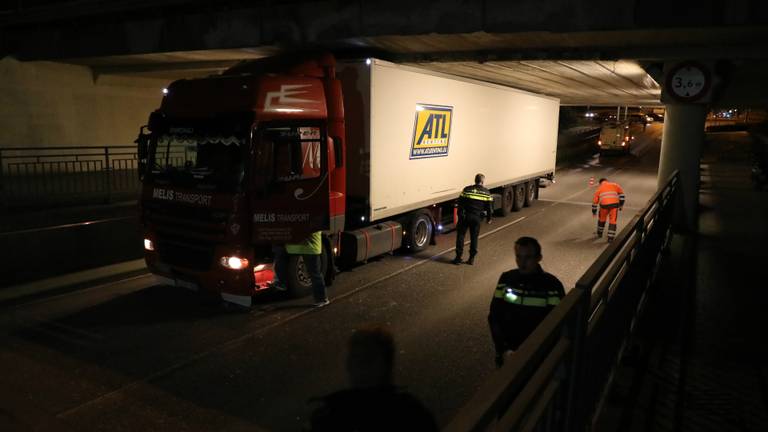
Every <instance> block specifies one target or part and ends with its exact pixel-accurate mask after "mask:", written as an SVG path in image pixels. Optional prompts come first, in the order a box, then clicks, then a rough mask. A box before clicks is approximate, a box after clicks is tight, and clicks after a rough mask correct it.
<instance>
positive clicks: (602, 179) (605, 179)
mask: <svg viewBox="0 0 768 432" xmlns="http://www.w3.org/2000/svg"><path fill="white" fill-rule="evenodd" d="M604 181H608V179H607V178H605V177H603V178H601V179H600V180H598V181H597V184H600V183H602V182H604Z"/></svg>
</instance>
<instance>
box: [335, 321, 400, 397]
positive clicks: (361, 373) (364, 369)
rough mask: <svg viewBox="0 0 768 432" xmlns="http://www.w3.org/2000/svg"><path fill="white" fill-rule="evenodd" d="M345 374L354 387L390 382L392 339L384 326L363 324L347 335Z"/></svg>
mask: <svg viewBox="0 0 768 432" xmlns="http://www.w3.org/2000/svg"><path fill="white" fill-rule="evenodd" d="M347 348H348V352H347V374H348V376H349V381H350V385H351V386H352V387H355V388H366V387H380V386H386V385H391V384H392V370H393V368H394V362H395V341H394V338H393V337H392V333H390V332H389V330H387V329H386V328H384V327H383V326H365V327H361V328H359V329H357V330H355V332H354V333H352V336H351V337H350V338H349V343H348V346H347Z"/></svg>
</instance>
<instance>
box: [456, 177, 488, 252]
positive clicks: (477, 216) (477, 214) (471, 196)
mask: <svg viewBox="0 0 768 432" xmlns="http://www.w3.org/2000/svg"><path fill="white" fill-rule="evenodd" d="M483 183H485V176H484V175H482V174H477V175H476V176H475V184H473V185H469V186H467V187H465V188H464V190H463V191H461V195H459V203H458V213H459V220H458V222H457V224H456V258H454V259H453V263H454V264H457V265H458V264H461V263H462V262H463V260H462V255H464V235H465V234H466V232H467V229H469V260H467V264H469V265H472V264H474V263H475V255H477V241H478V240H477V239H478V236H479V235H480V224H482V221H483V218H485V220H486V221H487V222H488V223H491V216H492V213H493V197H492V196H491V192H490V191H489V190H488V189H486V188H485V187H484V186H483Z"/></svg>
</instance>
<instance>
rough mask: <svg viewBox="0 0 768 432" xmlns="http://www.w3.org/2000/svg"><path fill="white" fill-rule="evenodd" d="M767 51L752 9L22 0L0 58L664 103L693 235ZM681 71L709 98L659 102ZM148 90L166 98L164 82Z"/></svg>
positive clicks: (746, 4)
mask: <svg viewBox="0 0 768 432" xmlns="http://www.w3.org/2000/svg"><path fill="white" fill-rule="evenodd" d="M765 40H768V5H765V4H763V3H762V2H758V1H747V0H742V1H733V2H720V1H696V2H693V1H683V2H674V3H659V4H652V3H648V2H640V1H627V2H615V1H577V2H573V1H565V0H557V1H549V2H539V1H533V0H525V1H518V2H515V3H514V4H510V3H509V2H503V1H496V0H483V1H459V0H452V1H443V2H428V1H389V2H386V3H385V2H365V1H288V2H272V1H259V2H244V1H226V2H216V3H215V4H212V3H211V2H203V1H193V0H186V1H185V0H154V1H140V0H122V1H112V2H100V1H95V0H77V1H64V2H62V1H55V2H54V1H50V0H37V1H31V0H20V1H17V2H14V3H13V5H12V6H11V5H6V6H5V10H2V11H0V57H13V58H16V59H18V60H21V61H24V62H28V61H49V62H51V61H52V62H57V63H60V64H62V63H63V64H69V65H77V66H80V67H87V68H88V69H87V70H88V71H90V74H91V77H92V79H93V81H94V85H95V86H98V85H99V82H100V80H109V79H113V80H114V79H116V78H109V77H121V78H118V79H127V78H126V77H130V78H133V79H137V80H139V79H157V80H165V81H167V80H170V79H175V78H182V77H195V76H204V75H208V74H211V73H216V72H219V71H221V70H223V69H225V68H227V67H229V66H231V65H233V64H235V63H236V62H237V61H240V60H244V59H254V58H260V57H264V56H268V55H272V54H274V53H277V52H281V51H284V50H286V49H291V48H295V47H316V48H325V49H330V50H332V51H334V52H336V53H338V54H339V55H342V56H344V55H349V56H359V55H376V56H379V57H383V58H386V59H389V60H392V61H395V62H399V63H405V64H412V65H418V66H421V67H424V68H428V69H433V70H438V71H441V72H446V73H450V74H455V75H460V76H465V77H470V78H475V79H479V80H483V81H488V82H494V83H498V84H502V85H508V86H513V87H518V88H522V89H526V90H531V91H534V92H537V93H542V94H547V95H552V96H556V97H558V98H560V99H561V103H562V104H570V105H607V106H618V105H631V106H647V105H661V104H663V103H664V104H667V105H668V106H667V112H668V115H667V122H666V124H665V133H664V140H663V149H662V161H661V166H660V170H659V178H660V179H662V180H661V181H663V179H666V177H667V176H668V174H669V173H671V172H672V171H673V170H674V169H681V171H682V174H683V184H684V189H685V195H686V196H688V197H690V198H689V199H687V206H686V207H687V209H688V212H687V213H688V215H689V218H688V220H689V224H692V223H693V216H692V214H694V213H695V203H694V202H693V200H694V198H695V196H696V193H695V190H696V189H695V188H696V182H697V181H698V180H697V179H698V156H699V153H700V143H701V141H702V136H703V123H704V116H705V112H706V110H707V107H710V106H734V105H738V106H742V107H744V106H757V107H764V106H766V103H767V101H768V89H767V88H766V86H765V85H764V84H763V79H762V76H763V75H764V74H763V71H764V70H765V66H766V65H768V49H766V48H765V46H764V41H765ZM681 60H693V61H696V62H697V64H701V65H703V68H704V69H705V73H706V74H707V76H708V77H709V79H708V81H709V82H708V83H707V88H708V90H707V92H706V94H703V95H702V97H700V98H699V100H696V101H686V100H681V99H680V98H677V99H675V98H669V97H666V96H665V95H664V94H663V91H662V90H663V84H664V83H665V80H666V77H665V69H667V70H668V69H670V68H671V67H673V66H675V65H676V64H678V62H679V61H681ZM43 79H46V78H43ZM47 79H51V80H56V77H55V74H54V75H51V77H50V78H47ZM143 82H144V83H145V84H144V85H149V86H150V87H153V86H154V88H156V87H159V86H160V82H162V81H143ZM147 83H150V84H147ZM22 86H23V84H22ZM150 99H151V98H150V97H149V95H148V94H147V95H146V96H145V101H146V104H147V106H148V109H147V111H149V109H151V107H150V106H151V104H150V103H149V100H150ZM32 112H36V110H34V109H33V110H32ZM135 112H136V110H135V109H133V111H132V113H135ZM134 117H135V114H134ZM134 117H130V118H131V119H132V120H131V121H133V122H134V123H135V124H138V122H136V121H135V119H134ZM80 121H86V120H85V119H80ZM75 122H77V120H75ZM4 129H5V128H4ZM126 131H127V129H126ZM126 134H127V132H126ZM0 144H1V143H0ZM26 144H31V145H34V143H23V145H26Z"/></svg>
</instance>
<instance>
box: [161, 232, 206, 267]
mask: <svg viewBox="0 0 768 432" xmlns="http://www.w3.org/2000/svg"><path fill="white" fill-rule="evenodd" d="M157 252H158V254H159V255H160V259H161V260H162V261H163V262H165V263H167V264H170V265H174V266H179V267H183V268H188V269H192V270H199V271H204V270H208V269H210V268H211V264H213V245H209V246H205V245H196V244H189V243H186V242H180V241H176V240H171V239H168V238H163V237H161V236H158V240H157Z"/></svg>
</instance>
